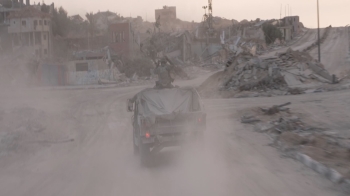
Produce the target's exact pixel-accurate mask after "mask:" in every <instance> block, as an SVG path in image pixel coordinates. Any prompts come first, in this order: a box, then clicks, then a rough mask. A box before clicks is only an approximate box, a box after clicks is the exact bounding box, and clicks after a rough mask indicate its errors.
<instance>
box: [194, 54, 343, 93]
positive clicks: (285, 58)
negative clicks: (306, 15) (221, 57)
mask: <svg viewBox="0 0 350 196" xmlns="http://www.w3.org/2000/svg"><path fill="white" fill-rule="evenodd" d="M231 62H232V64H231V63H230V64H228V67H227V68H226V70H225V71H222V72H219V73H217V74H214V75H213V76H212V77H210V78H209V79H208V80H207V81H206V82H204V83H203V84H202V85H201V87H200V91H201V93H202V94H204V95H205V96H213V95H214V96H215V94H220V91H227V92H231V95H230V96H235V94H239V93H241V92H243V91H251V92H256V93H258V95H257V96H259V95H262V96H264V95H265V96H267V94H269V95H284V94H295V93H294V92H292V90H291V89H293V88H302V89H306V88H308V87H311V86H315V85H318V84H322V83H335V82H337V81H336V78H335V77H334V76H332V75H330V74H329V73H328V72H327V71H326V70H325V69H324V68H323V65H322V64H320V63H319V62H317V61H315V60H314V59H313V58H312V57H311V56H310V55H309V54H308V53H304V52H299V51H293V50H291V49H289V50H288V51H287V52H285V53H282V54H277V56H274V57H268V58H264V59H262V58H259V57H254V56H253V55H252V54H251V53H250V52H247V51H243V52H242V53H240V54H238V55H237V56H234V57H233V58H232V60H231ZM302 92H303V91H302V90H301V93H302ZM259 93H260V94H259Z"/></svg>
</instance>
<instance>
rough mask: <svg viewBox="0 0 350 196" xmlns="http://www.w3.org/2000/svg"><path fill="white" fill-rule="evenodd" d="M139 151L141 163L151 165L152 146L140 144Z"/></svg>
mask: <svg viewBox="0 0 350 196" xmlns="http://www.w3.org/2000/svg"><path fill="white" fill-rule="evenodd" d="M139 151H140V159H141V164H142V165H143V166H150V164H151V161H152V158H151V148H150V146H149V145H145V144H140V147H139Z"/></svg>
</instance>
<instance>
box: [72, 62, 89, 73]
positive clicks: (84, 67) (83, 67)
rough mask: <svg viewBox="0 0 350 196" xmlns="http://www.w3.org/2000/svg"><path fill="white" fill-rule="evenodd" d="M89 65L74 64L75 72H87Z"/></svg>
mask: <svg viewBox="0 0 350 196" xmlns="http://www.w3.org/2000/svg"><path fill="white" fill-rule="evenodd" d="M88 70H89V65H88V63H76V64H75V71H88Z"/></svg>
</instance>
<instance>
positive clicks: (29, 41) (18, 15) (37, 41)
mask: <svg viewBox="0 0 350 196" xmlns="http://www.w3.org/2000/svg"><path fill="white" fill-rule="evenodd" d="M8 18H9V23H10V26H9V28H8V33H9V34H10V35H11V38H12V46H13V49H14V50H15V49H16V48H21V47H28V48H31V50H32V51H34V52H35V54H36V55H37V56H38V57H45V56H48V55H49V54H50V53H51V47H52V43H51V36H52V33H51V29H52V28H51V16H50V14H47V13H44V12H41V11H39V10H37V9H35V8H33V7H25V8H23V9H21V10H18V11H15V12H13V13H11V14H10V15H9V16H8Z"/></svg>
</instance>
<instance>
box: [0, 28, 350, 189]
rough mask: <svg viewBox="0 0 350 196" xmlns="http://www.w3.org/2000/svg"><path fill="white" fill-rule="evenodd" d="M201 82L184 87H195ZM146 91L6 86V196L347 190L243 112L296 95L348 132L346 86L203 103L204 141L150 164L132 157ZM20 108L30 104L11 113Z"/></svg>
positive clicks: (0, 158)
mask: <svg viewBox="0 0 350 196" xmlns="http://www.w3.org/2000/svg"><path fill="white" fill-rule="evenodd" d="M338 34H339V35H340V36H342V32H341V31H337V30H334V32H333V33H332V34H331V35H333V36H334V37H338V36H336V35H338ZM315 35H316V34H315V31H314V30H311V31H309V32H308V33H307V34H306V35H305V36H304V37H302V38H301V39H300V40H299V41H298V42H297V43H296V44H295V45H293V47H294V49H297V48H298V47H307V46H306V45H308V43H309V42H310V43H312V41H314V39H315ZM331 37H332V36H331ZM330 40H331V39H330ZM326 42H327V41H326ZM330 43H331V41H330ZM325 44H326V46H327V45H329V44H327V43H325ZM335 44H336V43H335ZM337 46H342V45H341V43H338V44H337ZM340 48H341V47H340ZM325 50H326V49H325ZM329 50H332V46H331V44H330V45H329ZM323 52H324V53H327V52H328V51H323ZM274 53H275V52H274ZM325 58H326V57H325ZM331 61H333V62H335V61H336V60H331ZM340 67H342V69H343V68H344V67H343V65H341V66H340ZM335 71H337V70H335ZM204 79H205V78H199V79H198V80H194V81H190V82H180V83H179V85H181V86H184V85H198V84H200V83H201V82H202V81H203V80H204ZM142 88H143V87H127V88H116V89H95V90H58V91H47V90H45V91H43V90H31V91H29V90H16V91H14V90H6V91H1V94H0V106H1V107H0V122H2V123H4V121H1V119H3V118H4V119H6V115H5V114H7V113H9V114H11V115H12V116H11V115H10V116H11V117H12V119H15V120H12V121H11V122H9V123H5V125H3V126H2V125H1V124H0V125H1V126H0V141H1V139H4V138H6V141H7V140H9V141H11V143H10V145H9V146H10V147H11V148H5V150H8V151H9V152H2V151H1V150H2V149H1V147H2V146H1V145H0V195H5V196H97V195H103V196H109V195H111V196H112V195H113V196H115V195H126V196H129V195H130V196H131V195H132V196H134V195H149V196H158V195H159V196H164V195H167V196H178V195H185V196H195V195H203V196H213V195H215V196H220V195H223V196H226V195H227V196H228V195H230V196H231V195H235V196H255V195H257V196H258V195H259V196H264V195H266V196H274V195H276V196H280V195H283V196H295V195H298V196H312V195H314V196H331V195H332V196H334V195H342V194H341V193H340V191H339V190H338V187H336V186H334V185H333V184H332V183H331V182H329V181H327V180H325V179H323V178H322V177H321V176H319V175H318V174H316V173H314V172H313V171H311V170H310V169H308V168H305V167H304V166H302V164H300V163H298V162H295V161H294V160H291V159H288V158H284V157H283V156H281V153H280V152H278V151H277V150H275V149H274V148H272V147H270V146H269V144H270V143H271V141H270V140H269V138H268V137H267V136H265V135H263V134H260V133H255V132H252V131H251V130H249V129H247V128H246V127H244V126H243V125H242V124H241V123H239V122H238V121H237V119H238V117H239V115H240V114H238V113H237V110H239V109H244V108H249V107H253V106H261V105H263V106H266V105H267V106H270V105H274V104H276V103H284V102H286V101H291V102H292V103H293V104H292V106H291V108H292V109H293V110H295V111H297V112H301V113H308V114H309V119H308V120H309V121H310V122H311V121H315V122H322V126H327V127H329V128H331V129H334V130H337V131H339V132H341V133H343V134H344V135H345V136H347V134H348V131H347V130H348V129H349V127H350V125H349V124H348V123H347V119H348V118H349V116H350V112H349V111H350V108H348V106H349V103H348V102H349V101H348V97H349V95H350V92H349V91H339V92H332V93H322V94H307V95H301V96H290V97H274V98H247V99H228V100H224V99H216V100H205V104H206V107H207V110H208V124H207V125H208V127H207V132H206V134H205V142H204V145H197V144H194V145H188V146H184V147H182V148H171V149H165V150H164V151H162V152H161V153H160V154H159V155H157V157H156V158H157V164H156V165H154V167H151V168H144V167H142V166H140V162H139V158H138V157H137V156H134V155H133V150H132V132H131V130H132V128H131V114H130V113H127V112H126V106H125V103H126V99H127V98H129V97H131V96H133V95H134V94H135V93H137V92H138V91H140V90H141V89H142ZM335 93H336V96H335ZM14 108H27V109H25V110H15V111H14V112H13V110H14ZM23 112H25V113H28V114H36V115H33V118H30V119H28V121H27V120H26V123H27V122H32V121H33V122H37V121H39V122H40V123H43V124H44V125H42V126H38V125H36V124H35V123H34V125H33V126H30V127H29V129H28V127H27V129H23V125H22V124H20V126H17V124H18V122H20V120H21V118H22V117H23V116H21V115H17V113H23ZM37 113H38V114H37ZM4 116H5V117H4ZM43 121H44V122H43ZM16 123H17V124H16ZM40 123H39V125H40ZM14 125H16V126H14ZM11 127H12V128H13V129H14V130H15V131H14V132H15V133H16V134H13V135H14V137H12V136H13V135H11V134H12V133H11V134H10V135H9V136H11V137H7V135H5V136H6V137H5V136H3V135H4V133H3V131H2V130H7V129H9V128H11ZM32 127H34V128H32ZM35 127H44V129H36V128H35ZM0 144H1V142H0Z"/></svg>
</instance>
